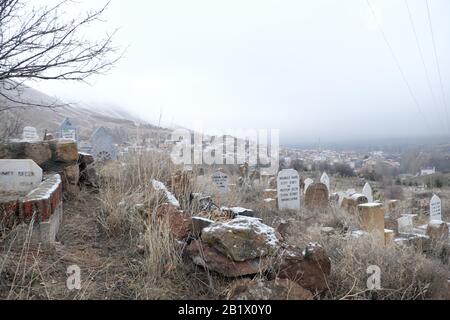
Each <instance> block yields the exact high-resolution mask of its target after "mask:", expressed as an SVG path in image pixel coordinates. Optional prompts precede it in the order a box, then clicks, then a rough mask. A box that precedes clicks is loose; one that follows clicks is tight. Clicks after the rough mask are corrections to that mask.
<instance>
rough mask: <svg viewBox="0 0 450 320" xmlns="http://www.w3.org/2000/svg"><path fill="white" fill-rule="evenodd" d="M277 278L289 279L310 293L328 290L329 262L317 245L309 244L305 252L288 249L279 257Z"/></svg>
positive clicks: (323, 251)
mask: <svg viewBox="0 0 450 320" xmlns="http://www.w3.org/2000/svg"><path fill="white" fill-rule="evenodd" d="M281 258H282V259H281V264H280V266H279V272H278V277H280V278H282V279H285V278H286V279H289V280H292V281H294V282H296V283H297V284H298V285H300V286H302V287H303V288H305V289H308V290H310V291H311V292H323V291H325V290H326V289H327V288H328V285H327V279H328V276H329V275H330V273H331V261H330V258H329V257H328V255H327V254H326V252H325V250H324V249H323V248H322V247H321V246H320V245H318V244H313V243H311V244H309V245H308V246H307V248H306V249H305V250H300V249H299V248H294V247H290V248H287V250H286V251H285V252H283V254H282V255H281Z"/></svg>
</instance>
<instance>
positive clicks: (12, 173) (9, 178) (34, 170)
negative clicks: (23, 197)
mask: <svg viewBox="0 0 450 320" xmlns="http://www.w3.org/2000/svg"><path fill="white" fill-rule="evenodd" d="M41 182H42V169H41V167H39V166H38V165H37V164H36V163H35V162H34V161H33V160H29V159H18V160H15V159H14V160H3V159H2V160H0V192H28V191H31V190H33V189H34V188H36V187H37V186H38V185H39V184H40V183H41Z"/></svg>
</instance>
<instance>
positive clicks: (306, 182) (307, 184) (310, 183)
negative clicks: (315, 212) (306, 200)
mask: <svg viewBox="0 0 450 320" xmlns="http://www.w3.org/2000/svg"><path fill="white" fill-rule="evenodd" d="M303 183H304V185H305V187H304V190H303V192H304V193H306V190H308V187H309V186H310V185H312V184H313V183H314V180H313V179H310V178H308V179H305V181H304V182H303Z"/></svg>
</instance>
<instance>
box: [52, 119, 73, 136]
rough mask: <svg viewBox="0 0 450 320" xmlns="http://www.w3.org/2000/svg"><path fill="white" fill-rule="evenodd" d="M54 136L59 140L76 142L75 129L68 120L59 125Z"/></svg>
mask: <svg viewBox="0 0 450 320" xmlns="http://www.w3.org/2000/svg"><path fill="white" fill-rule="evenodd" d="M56 136H57V137H58V138H61V139H69V140H75V141H77V140H78V135H77V128H76V127H75V126H74V125H73V124H72V122H71V121H70V119H69V118H66V119H64V121H63V122H62V123H61V124H60V125H59V128H58V131H57V133H56Z"/></svg>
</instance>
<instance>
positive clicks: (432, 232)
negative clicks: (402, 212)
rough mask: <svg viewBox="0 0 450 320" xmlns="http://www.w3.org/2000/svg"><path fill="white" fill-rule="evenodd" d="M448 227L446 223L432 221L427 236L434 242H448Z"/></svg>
mask: <svg viewBox="0 0 450 320" xmlns="http://www.w3.org/2000/svg"><path fill="white" fill-rule="evenodd" d="M448 233H449V231H448V225H447V223H445V222H444V221H430V223H428V226H427V233H426V235H427V236H429V237H430V239H431V240H433V241H442V240H448Z"/></svg>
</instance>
